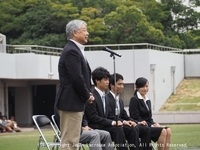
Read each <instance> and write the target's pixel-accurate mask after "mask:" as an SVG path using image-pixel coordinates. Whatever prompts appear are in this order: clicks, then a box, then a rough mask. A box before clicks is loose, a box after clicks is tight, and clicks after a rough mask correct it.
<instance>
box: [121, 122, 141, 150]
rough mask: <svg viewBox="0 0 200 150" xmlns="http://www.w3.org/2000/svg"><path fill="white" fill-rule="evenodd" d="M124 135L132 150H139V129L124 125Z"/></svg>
mask: <svg viewBox="0 0 200 150" xmlns="http://www.w3.org/2000/svg"><path fill="white" fill-rule="evenodd" d="M123 130H124V134H125V137H126V140H127V141H128V146H129V149H130V150H139V129H138V128H137V127H130V126H128V125H123Z"/></svg>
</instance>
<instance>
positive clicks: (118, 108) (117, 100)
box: [116, 97, 120, 115]
mask: <svg viewBox="0 0 200 150" xmlns="http://www.w3.org/2000/svg"><path fill="white" fill-rule="evenodd" d="M116 103H117V110H118V115H119V114H120V107H119V97H116Z"/></svg>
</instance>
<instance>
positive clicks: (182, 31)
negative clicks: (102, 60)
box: [0, 0, 200, 48]
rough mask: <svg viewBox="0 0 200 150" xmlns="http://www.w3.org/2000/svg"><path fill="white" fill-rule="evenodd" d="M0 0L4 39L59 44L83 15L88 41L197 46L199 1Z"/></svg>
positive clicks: (48, 44)
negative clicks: (67, 27) (72, 24)
mask: <svg viewBox="0 0 200 150" xmlns="http://www.w3.org/2000/svg"><path fill="white" fill-rule="evenodd" d="M189 4H190V6H191V7H188V6H185V5H183V3H182V0H162V3H159V2H157V1H155V0H142V1H141V0H126V1H122V0H84V1H83V0H0V7H1V9H0V18H1V19H0V33H2V34H5V35H6V38H7V43H8V44H36V45H46V46H58V47H63V46H64V44H65V43H66V38H65V26H66V24H67V23H68V22H69V21H71V20H73V19H77V18H78V19H83V20H85V21H86V22H87V24H88V31H89V33H90V36H89V43H88V44H107V43H109V44H112V43H152V44H159V45H165V46H171V47H176V48H198V47H200V44H199V43H200V42H199V41H200V34H197V33H199V18H200V13H199V12H196V11H194V10H193V7H195V6H200V0H189Z"/></svg>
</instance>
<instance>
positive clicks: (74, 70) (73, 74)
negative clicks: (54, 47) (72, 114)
mask: <svg viewBox="0 0 200 150" xmlns="http://www.w3.org/2000/svg"><path fill="white" fill-rule="evenodd" d="M58 72H59V79H60V85H59V88H58V91H57V94H56V100H55V107H57V109H59V110H65V111H76V112H79V111H83V110H84V107H85V103H86V101H87V100H88V99H89V97H90V88H91V70H90V67H89V65H88V63H87V62H86V61H85V58H84V56H83V54H82V53H81V50H80V49H79V48H78V47H77V46H76V44H75V43H74V42H73V41H68V43H67V44H66V46H65V47H64V49H63V51H62V54H61V56H60V60H59V64H58Z"/></svg>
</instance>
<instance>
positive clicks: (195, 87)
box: [159, 78, 200, 111]
mask: <svg viewBox="0 0 200 150" xmlns="http://www.w3.org/2000/svg"><path fill="white" fill-rule="evenodd" d="M199 89H200V79H199V78H197V79H183V81H182V82H181V83H180V85H179V86H178V87H177V89H176V94H174V95H171V96H170V97H169V99H168V100H167V101H166V103H165V104H164V105H163V106H162V108H161V109H160V110H159V111H200V90H199Z"/></svg>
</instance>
